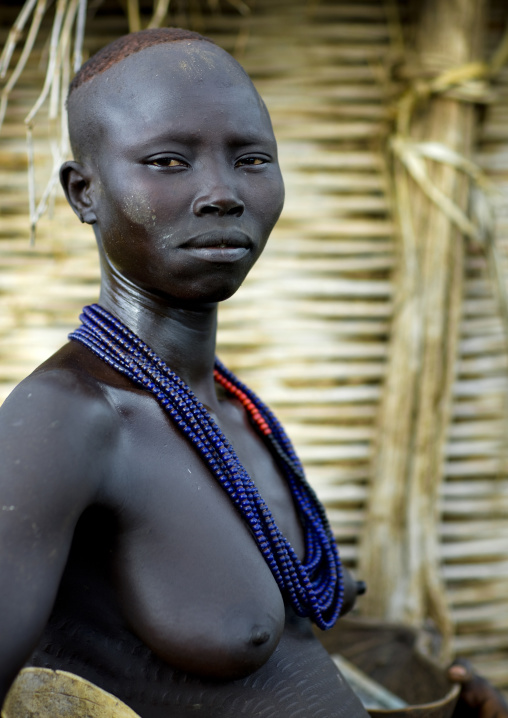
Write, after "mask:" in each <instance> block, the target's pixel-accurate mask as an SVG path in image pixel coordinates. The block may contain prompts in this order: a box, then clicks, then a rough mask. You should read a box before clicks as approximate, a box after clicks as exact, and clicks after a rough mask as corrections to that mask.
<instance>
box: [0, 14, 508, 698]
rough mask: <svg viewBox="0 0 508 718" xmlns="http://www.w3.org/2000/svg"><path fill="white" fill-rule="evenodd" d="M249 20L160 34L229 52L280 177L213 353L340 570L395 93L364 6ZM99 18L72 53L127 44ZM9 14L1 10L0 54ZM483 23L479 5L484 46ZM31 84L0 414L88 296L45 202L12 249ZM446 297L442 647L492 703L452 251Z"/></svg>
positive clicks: (490, 511)
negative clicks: (450, 320)
mask: <svg viewBox="0 0 508 718" xmlns="http://www.w3.org/2000/svg"><path fill="white" fill-rule="evenodd" d="M250 4H251V6H252V7H253V12H252V14H251V16H250V17H247V18H242V17H241V16H240V15H239V14H238V13H236V12H235V11H233V10H232V9H231V8H230V9H229V10H226V4H225V3H224V5H223V6H222V7H223V11H222V13H220V14H209V13H205V12H202V11H201V12H195V13H194V14H193V15H192V16H189V15H186V14H185V13H184V12H183V11H182V12H181V13H177V14H176V16H173V18H172V21H171V24H177V25H183V26H189V25H191V26H193V28H194V29H204V30H205V31H206V33H207V34H209V35H210V36H211V37H213V38H214V39H215V40H216V41H217V42H219V43H220V44H221V45H223V46H224V47H225V48H226V49H229V50H232V51H236V53H237V54H238V56H239V57H240V59H241V60H242V62H243V64H244V65H245V67H246V68H247V70H248V71H249V72H250V73H251V75H252V76H253V78H254V80H255V82H256V84H257V86H258V88H259V90H260V91H261V93H262V95H263V96H264V98H265V100H266V101H267V104H268V106H269V108H270V111H271V113H272V118H273V121H274V126H275V130H276V134H277V136H278V139H279V143H280V154H281V164H282V168H283V171H284V175H285V179H286V188H287V197H288V199H287V204H286V208H285V211H284V214H283V217H282V218H281V221H280V223H279V225H278V227H277V228H276V230H275V231H274V233H273V236H272V239H271V241H270V244H269V246H268V248H267V250H266V253H265V255H264V257H263V258H262V260H261V261H260V262H259V265H258V266H257V267H256V268H255V270H254V272H253V273H252V276H251V277H250V278H249V279H248V280H247V282H246V283H245V286H244V287H243V288H242V290H241V291H240V292H239V293H238V295H237V296H236V297H234V298H233V299H232V300H230V301H229V302H228V303H227V304H225V305H224V307H223V308H222V309H221V329H220V335H219V351H220V355H221V357H222V358H223V359H224V360H225V362H226V363H227V364H229V365H230V366H231V367H232V368H234V369H235V370H237V371H238V372H239V373H240V375H241V376H242V378H244V379H245V381H246V382H247V383H250V384H251V385H252V386H253V388H255V389H256V390H258V391H259V392H260V394H261V395H262V396H263V397H264V398H265V399H266V400H267V401H268V403H269V404H271V405H272V406H273V408H274V409H275V410H276V412H277V413H278V414H279V416H280V418H281V419H282V420H283V421H284V422H285V424H286V426H287V428H288V430H289V433H290V435H291V436H292V438H293V439H294V441H295V443H296V444H297V447H298V449H299V451H300V454H301V457H302V459H303V460H304V462H305V464H306V466H307V469H308V474H309V478H310V480H311V482H312V483H313V484H314V486H315V487H316V489H317V491H318V493H319V495H320V497H321V498H322V499H323V500H324V501H325V502H326V504H327V506H328V510H329V514H330V517H331V519H332V522H333V527H334V530H335V532H336V534H337V537H338V540H339V544H340V546H341V551H342V555H343V557H344V558H345V559H346V561H347V563H348V564H349V565H350V566H352V567H353V568H354V567H355V566H356V565H357V563H358V558H359V556H358V552H359V543H360V538H361V536H362V535H364V534H365V532H367V531H368V530H369V527H368V526H367V525H365V511H366V505H367V502H368V497H369V487H370V486H371V482H372V481H375V476H372V471H371V448H372V442H373V439H374V438H375V436H378V435H379V432H382V430H383V427H378V426H377V423H376V420H377V412H378V408H379V402H380V397H381V393H382V390H383V379H384V376H385V372H386V366H387V357H388V347H389V337H390V326H391V320H392V317H393V312H394V306H393V301H392V297H393V289H394V287H393V277H394V274H393V272H394V269H395V263H396V257H397V243H396V242H397V240H396V236H397V235H396V230H395V224H394V215H393V212H392V208H391V206H390V192H389V186H388V183H387V174H386V168H385V163H384V159H383V151H384V143H385V139H386V136H387V133H388V131H389V127H390V117H391V115H390V103H391V101H392V99H393V97H394V95H395V93H396V92H397V89H398V87H397V83H394V82H393V81H392V79H391V77H390V75H389V73H387V71H386V67H387V60H388V59H389V58H390V56H391V55H392V54H393V51H394V48H396V44H397V37H396V32H395V30H396V28H395V30H394V26H393V24H391V23H390V22H389V12H388V11H389V8H390V3H386V4H385V3H384V2H382V1H381V0H365V1H363V2H359V1H357V2H354V3H350V4H347V3H345V2H342V1H340V0H338V1H335V2H334V1H333V0H328V1H327V2H326V1H324V0H323V1H322V2H305V0H258V2H257V3H256V4H255V5H254V3H250ZM196 5H197V3H196ZM107 7H108V8H109V10H108V11H107V12H105V11H104V10H103V11H101V9H100V7H99V9H98V10H97V12H96V14H95V17H94V18H92V19H90V20H89V22H88V30H87V41H86V48H87V51H88V52H93V51H94V50H96V49H98V48H99V47H100V46H102V45H103V44H105V43H106V42H107V41H109V40H110V39H113V37H115V36H118V35H119V34H121V33H122V32H124V31H126V30H127V26H126V23H125V19H124V16H123V14H122V13H121V12H120V11H118V12H116V11H114V7H113V6H112V7H111V8H110V7H109V6H107ZM175 7H177V8H178V5H176V6H175ZM387 8H388V10H387ZM13 15H14V12H13V8H9V7H8V6H5V7H2V9H1V15H0V18H1V20H2V37H5V35H6V28H7V27H8V26H9V24H10V22H11V21H12V20H13ZM502 15H503V9H502V2H499V3H498V4H497V5H496V4H495V5H494V7H493V9H492V16H491V21H490V24H489V27H490V31H489V37H488V41H487V42H488V46H489V47H493V46H494V45H495V43H496V42H497V41H498V40H499V35H500V32H501V30H502V22H503V17H502ZM201 24H202V25H203V27H200V25H201ZM41 52H42V53H44V47H40V48H39V57H40V54H41ZM42 74H43V73H42V69H41V67H40V65H39V59H38V57H37V53H36V54H34V56H33V57H32V59H31V61H30V66H29V71H28V72H27V73H26V74H25V75H24V77H23V78H22V81H21V82H20V84H19V86H18V88H17V89H16V90H15V92H14V93H13V96H12V102H11V104H10V106H9V111H8V115H7V117H6V123H5V125H4V128H3V130H2V134H1V135H0V211H1V219H0V222H1V224H0V240H1V244H0V251H1V262H2V272H1V274H0V292H1V293H0V303H1V312H0V332H1V337H2V342H1V345H0V393H1V395H2V397H4V396H5V395H6V394H7V393H8V391H9V390H10V389H11V388H12V387H13V386H14V385H15V384H16V383H17V382H18V381H19V380H20V379H21V378H22V377H23V376H24V375H26V374H27V373H28V372H29V371H31V370H32V368H33V367H35V366H36V365H37V364H38V363H39V362H40V361H42V360H43V359H44V358H45V357H47V356H48V355H49V354H51V353H52V352H53V351H54V350H55V349H56V348H57V347H58V346H60V345H61V344H62V343H63V342H64V341H65V338H66V334H67V332H68V331H69V330H70V329H71V328H72V327H74V326H75V324H76V321H77V316H78V313H79V309H80V307H81V306H82V305H83V304H85V303H87V302H90V301H93V300H94V299H95V298H96V295H97V287H98V269H97V263H96V258H95V251H94V246H93V239H92V232H91V230H90V228H88V227H83V226H82V225H81V224H80V223H79V222H78V221H77V220H76V218H75V217H74V216H73V215H72V213H71V212H70V210H69V209H68V208H67V207H66V205H65V203H64V201H63V200H62V198H61V196H60V195H57V198H56V201H55V204H54V209H53V217H52V218H49V217H45V218H44V219H43V220H41V222H40V224H39V228H38V236H37V243H36V246H35V248H33V249H32V248H30V247H29V246H28V238H29V227H28V220H27V194H26V152H25V144H24V139H23V137H24V134H23V129H22V120H23V117H24V116H25V115H26V113H27V112H28V110H29V108H30V106H31V104H33V102H34V100H35V96H36V92H35V91H34V86H35V85H36V84H37V85H38V87H40V85H41V80H42ZM496 89H497V97H496V100H495V101H494V103H493V104H492V105H490V106H489V107H488V108H487V110H486V117H485V121H484V123H483V126H482V130H481V133H480V136H479V137H478V143H477V146H478V161H479V162H480V163H481V165H482V166H483V167H484V169H485V170H486V171H487V172H488V173H489V175H490V177H491V178H492V180H493V182H494V183H495V184H496V185H497V186H498V188H499V190H500V194H499V195H498V197H497V199H496V209H497V238H498V241H499V243H500V245H501V247H502V249H503V252H504V255H505V256H506V255H507V253H508V221H507V216H506V210H505V207H506V197H507V192H508V184H507V183H508V129H507V128H508V123H507V122H506V120H507V116H508V71H503V72H502V73H501V76H500V78H499V84H498V87H497V88H496ZM40 127H41V128H42V124H41V125H40ZM36 150H37V156H38V160H37V177H38V181H40V183H41V186H42V183H43V181H44V178H45V177H46V176H47V173H48V171H49V170H50V166H51V156H50V144H49V142H48V133H47V130H43V129H39V130H38V134H37V139H36ZM506 269H507V272H508V265H507V267H506ZM465 286H466V288H465V297H464V303H463V317H462V323H461V341H460V348H459V356H458V358H457V380H456V383H455V387H454V398H453V407H452V412H451V422H450V429H449V438H448V443H447V449H446V454H447V456H446V462H445V467H444V483H443V491H442V517H441V523H440V537H441V543H440V550H441V570H442V576H443V578H444V581H445V583H446V595H447V599H448V601H449V604H450V610H451V616H452V619H453V622H454V626H455V637H454V648H455V649H456V651H458V652H460V653H461V654H465V655H469V656H473V658H474V660H475V662H476V663H477V665H478V666H479V667H480V668H481V669H482V670H484V671H485V672H486V673H487V674H488V675H489V676H490V677H491V679H492V680H493V681H494V682H495V683H497V684H498V685H500V686H503V687H505V688H508V522H507V518H508V478H507V476H508V470H507V469H508V448H507V447H508V441H507V438H506V437H507V433H506V430H507V428H508V416H507V413H506V399H505V397H506V392H507V390H508V384H507V371H506V370H507V364H508V358H507V353H506V344H505V340H504V336H503V329H502V324H501V318H500V313H499V309H498V305H497V302H496V299H495V295H494V293H493V289H492V284H491V281H490V278H489V276H488V273H487V269H486V264H485V260H484V259H483V257H482V255H480V254H478V253H475V252H474V251H472V250H471V251H469V253H468V256H467V266H466V285H465ZM365 578H366V579H367V580H368V577H365Z"/></svg>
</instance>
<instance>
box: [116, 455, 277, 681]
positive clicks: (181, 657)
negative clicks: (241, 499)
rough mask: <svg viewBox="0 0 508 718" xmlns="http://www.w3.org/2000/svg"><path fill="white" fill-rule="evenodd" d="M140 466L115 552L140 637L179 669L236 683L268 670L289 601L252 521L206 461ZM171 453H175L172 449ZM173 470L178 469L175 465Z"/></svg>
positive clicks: (128, 614)
mask: <svg viewBox="0 0 508 718" xmlns="http://www.w3.org/2000/svg"><path fill="white" fill-rule="evenodd" d="M170 453H171V457H169V455H167V456H166V458H167V461H166V462H164V461H162V466H163V469H162V470H161V459H160V456H158V458H157V459H156V460H152V459H151V458H150V457H148V456H146V457H145V460H144V461H139V458H140V456H139V454H138V461H137V462H136V466H137V469H138V472H142V476H140V475H139V473H138V476H137V477H136V479H135V481H136V484H135V487H134V488H132V490H129V491H128V492H126V494H127V495H126V497H124V505H123V510H122V514H121V520H120V524H121V525H120V529H119V532H118V536H117V540H116V543H115V549H114V561H113V563H114V566H115V585H116V588H117V591H118V596H119V604H120V608H121V611H122V613H123V615H124V616H125V618H126V621H127V622H128V625H129V626H130V627H131V629H132V631H133V632H134V633H135V634H136V635H137V636H139V638H141V640H142V641H143V642H144V643H145V644H146V645H147V646H149V648H150V649H151V650H152V651H153V652H154V653H156V654H157V655H158V656H159V657H160V658H162V659H163V660H164V661H166V662H167V663H168V664H170V665H171V666H173V667H174V668H177V669H179V670H184V671H188V672H191V673H195V674H198V675H201V676H211V677H218V678H227V679H233V678H238V677H240V676H245V675H248V674H249V673H252V672H253V671H255V670H257V669H258V668H259V667H260V666H261V665H263V664H264V663H265V662H266V661H267V660H268V658H269V657H270V656H271V655H272V653H273V651H274V650H275V648H276V646H277V644H278V642H279V640H280V636H281V634H282V631H283V628H284V602H283V599H282V596H281V593H280V591H279V588H278V586H277V584H276V583H275V580H274V578H273V576H272V574H271V572H270V570H269V568H268V566H267V564H266V562H265V560H264V559H263V557H262V555H261V553H260V552H259V549H258V548H257V546H256V544H255V542H254V540H253V537H252V536H251V534H250V532H249V530H248V528H247V526H246V524H245V523H244V521H243V519H242V518H241V517H240V516H239V514H238V513H237V512H236V510H235V509H234V507H233V506H232V504H231V503H230V501H229V499H228V497H227V496H226V494H225V493H224V492H223V490H222V489H221V488H220V487H219V486H218V484H217V483H216V481H215V480H214V479H213V478H212V477H211V476H210V475H209V473H208V472H207V470H206V467H204V466H203V465H202V463H201V461H200V459H199V457H195V456H194V455H193V454H191V453H190V452H188V451H187V450H186V447H184V449H183V450H181V449H180V447H178V448H177V449H174V450H173V451H172V452H170ZM168 454H169V452H168ZM171 465H173V466H174V467H176V468H173V469H171V468H169V469H168V467H170V466H171Z"/></svg>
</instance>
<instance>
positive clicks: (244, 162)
mask: <svg viewBox="0 0 508 718" xmlns="http://www.w3.org/2000/svg"><path fill="white" fill-rule="evenodd" d="M266 162H267V160H264V159H262V158H261V157H243V158H242V159H241V160H238V162H237V163H236V166H237V167H244V166H247V167H253V166H256V165H264V164H266Z"/></svg>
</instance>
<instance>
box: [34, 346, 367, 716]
mask: <svg viewBox="0 0 508 718" xmlns="http://www.w3.org/2000/svg"><path fill="white" fill-rule="evenodd" d="M74 346H75V345H74ZM82 351H85V350H83V349H81V348H78V349H75V348H74V347H73V348H72V349H67V350H65V352H68V353H69V352H70V354H73V353H76V352H78V354H79V353H80V352H82ZM65 352H64V354H63V356H64V357H65ZM96 361H98V360H95V359H94V361H92V362H88V360H87V363H90V366H93V367H96V366H98V365H97V364H96V363H95V362H96ZM97 379H98V381H99V382H100V385H101V393H102V396H103V400H104V401H105V402H107V403H108V404H109V405H110V407H111V411H112V416H114V419H113V421H114V422H115V430H114V431H113V432H111V438H110V441H109V445H108V447H107V448H106V449H105V451H104V453H103V456H106V457H107V458H106V464H107V467H108V470H107V472H106V478H105V480H104V481H103V482H102V485H101V489H100V492H99V495H98V496H97V503H96V505H94V506H92V507H90V508H89V509H88V510H87V511H85V513H84V514H83V516H82V518H81V520H80V522H79V524H78V529H77V531H76V534H75V538H74V542H73V548H72V551H71V554H70V557H69V560H68V562H67V568H66V571H65V575H64V578H63V581H62V584H61V587H60V591H59V595H58V599H57V603H56V606H55V609H54V612H53V616H52V618H51V620H50V623H49V625H48V628H47V630H46V633H45V635H44V636H43V638H42V639H41V641H40V643H39V647H38V649H37V650H36V652H35V654H34V656H33V657H32V659H31V663H32V664H35V665H46V666H48V667H53V668H63V669H65V670H70V671H73V672H75V673H77V674H79V675H83V676H84V677H85V678H88V679H89V680H92V681H93V682H95V683H97V684H98V685H100V686H101V687H103V688H105V689H106V690H108V691H110V692H112V693H113V694H115V695H116V696H117V697H119V698H121V699H122V700H124V701H125V702H126V703H127V704H128V705H130V706H131V707H132V708H133V709H134V710H135V711H137V712H138V713H139V714H140V715H141V716H142V718H163V717H164V718H170V717H171V718H178V717H179V716H188V715H189V716H190V715H196V713H197V714H198V715H202V716H203V717H204V718H212V717H215V716H220V717H221V718H227V717H228V716H238V715H244V716H248V717H250V716H264V718H270V717H272V716H273V718H275V716H277V717H278V718H284V717H285V716H287V717H288V718H289V716H302V718H303V717H304V716H305V718H314V717H315V718H318V717H319V718H335V717H336V718H339V717H340V716H348V717H349V718H354V717H356V716H358V718H360V716H365V715H366V713H365V712H364V710H363V709H362V707H361V706H360V704H359V702H358V701H357V700H356V698H355V697H354V695H353V694H352V692H351V690H350V689H349V687H348V686H347V685H346V684H345V683H343V681H342V679H341V678H340V676H339V675H338V673H337V670H336V668H335V666H334V664H333V662H332V661H331V660H330V659H329V657H328V656H327V654H326V652H325V651H324V649H322V647H321V646H320V644H319V643H318V642H317V640H316V639H315V638H314V636H313V633H312V630H311V628H310V622H309V621H308V620H307V619H300V618H297V617H296V616H295V615H294V613H293V612H292V610H291V609H289V608H288V607H287V606H285V605H284V601H283V598H282V596H281V593H280V591H279V589H278V587H277V585H276V583H275V581H274V579H273V577H272V575H271V572H270V570H269V568H268V566H267V565H266V563H265V561H264V559H263V557H262V556H261V554H260V552H259V550H258V548H257V547H256V545H255V543H254V541H253V538H252V537H251V535H250V533H249V530H248V529H247V527H246V525H245V523H244V521H243V519H242V518H241V517H240V516H239V514H238V513H237V512H236V510H235V509H234V507H233V506H232V504H231V503H230V500H229V499H228V497H227V496H226V494H225V493H224V491H223V490H222V489H221V487H220V486H219V485H218V484H217V482H216V481H215V479H214V478H213V477H212V476H211V474H210V473H209V471H208V470H207V468H206V467H205V465H204V464H203V462H202V460H201V459H200V457H199V456H198V455H197V454H196V453H195V451H194V450H193V449H192V448H191V447H189V446H188V445H187V443H186V441H185V440H184V439H183V438H182V437H181V436H180V435H179V434H178V433H177V432H176V430H175V429H174V428H173V426H172V425H171V423H170V421H169V419H168V417H167V416H166V415H165V413H164V411H163V410H162V409H161V407H159V405H158V404H157V403H156V401H155V400H154V399H153V398H152V397H151V396H150V395H148V394H147V393H145V392H143V391H140V390H137V389H135V388H133V387H132V385H130V383H129V382H128V381H127V380H124V379H123V378H122V377H116V376H115V375H114V372H112V371H111V370H110V369H107V370H104V371H103V370H102V369H101V368H98V375H97ZM215 418H216V420H217V421H218V423H219V424H220V425H221V428H222V429H223V431H224V433H225V434H226V435H227V436H228V438H229V439H230V441H231V443H232V444H233V446H234V448H235V450H236V452H237V454H238V455H239V458H240V459H241V461H242V463H243V464H244V466H245V468H246V469H247V470H248V472H249V474H250V475H251V477H252V478H253V480H254V482H255V483H256V485H257V487H258V489H259V491H260V493H261V495H262V496H263V498H264V499H265V501H266V503H267V504H268V506H269V507H270V509H271V510H272V513H273V514H274V516H275V520H276V522H277V524H278V526H279V528H280V529H281V530H282V532H283V533H284V534H285V535H286V536H287V538H288V539H289V540H290V542H291V543H292V545H293V546H294V548H295V550H296V551H297V554H298V555H299V556H300V558H302V557H303V556H302V554H303V541H302V535H301V530H300V525H299V522H298V519H297V515H296V511H295V507H294V506H293V503H292V499H291V496H290V493H289V490H288V488H287V486H286V484H285V482H284V481H283V479H282V477H281V475H280V472H279V469H278V467H277V465H276V464H275V461H274V460H273V459H272V457H271V455H270V454H269V452H268V451H267V449H266V448H265V446H264V445H263V443H262V441H261V440H260V439H259V438H258V436H257V435H256V434H255V433H254V431H253V430H252V428H251V427H250V425H249V423H248V421H247V419H246V417H245V415H244V413H243V410H242V409H241V408H240V406H239V405H237V404H236V403H234V402H231V401H229V400H224V401H222V402H221V404H220V409H219V412H217V416H216V417H215Z"/></svg>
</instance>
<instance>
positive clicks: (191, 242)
mask: <svg viewBox="0 0 508 718" xmlns="http://www.w3.org/2000/svg"><path fill="white" fill-rule="evenodd" d="M251 244H252V243H251V241H250V239H249V237H248V236H247V235H246V234H244V233H243V232H235V231H233V232H232V231H213V232H205V233H203V234H199V235H197V236H195V237H191V239H188V240H187V241H186V242H185V243H184V244H183V245H181V246H182V248H183V249H228V248H229V249H249V248H250V246H251Z"/></svg>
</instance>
